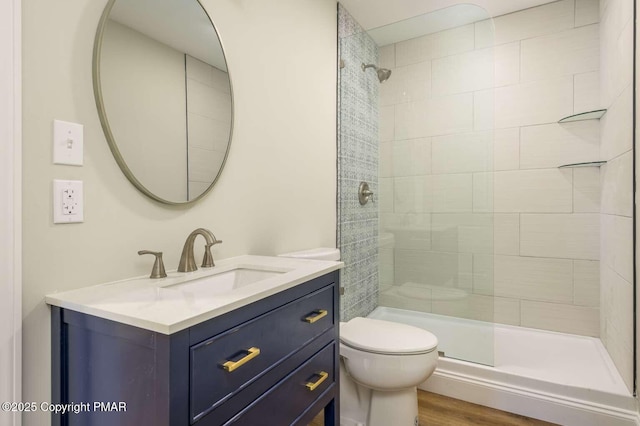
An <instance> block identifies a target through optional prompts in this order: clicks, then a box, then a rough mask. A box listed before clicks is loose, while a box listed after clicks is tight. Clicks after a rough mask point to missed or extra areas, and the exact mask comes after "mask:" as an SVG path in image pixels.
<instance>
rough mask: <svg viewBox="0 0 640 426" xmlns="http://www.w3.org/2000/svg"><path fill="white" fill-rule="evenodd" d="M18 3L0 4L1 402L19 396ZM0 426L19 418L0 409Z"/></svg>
mask: <svg viewBox="0 0 640 426" xmlns="http://www.w3.org/2000/svg"><path fill="white" fill-rule="evenodd" d="M20 16H21V1H20V0H12V1H5V2H2V3H0V61H2V64H3V66H2V67H0V197H2V200H3V202H2V203H0V294H2V298H1V299H0V377H2V380H0V401H2V402H4V401H16V402H19V401H21V400H22V398H21V392H22V388H21V384H22V379H21V377H22V376H21V372H22V334H21V328H22V326H21V317H22V309H21V300H22V299H21V298H22V287H21V283H22V277H21V270H22V269H21V265H20V264H21V262H22V256H21V249H22V247H21V241H22V240H21V233H20V228H21V217H20V212H21V208H22V202H21V193H20V190H21V172H22V167H21V154H22V152H21V123H20V121H21V103H20V102H21V95H20V80H21V72H20V68H21V61H20V57H21V52H20V45H21V37H20V33H21V25H20ZM0 424H3V425H7V426H9V425H13V426H18V425H20V415H19V414H18V413H11V412H5V411H0Z"/></svg>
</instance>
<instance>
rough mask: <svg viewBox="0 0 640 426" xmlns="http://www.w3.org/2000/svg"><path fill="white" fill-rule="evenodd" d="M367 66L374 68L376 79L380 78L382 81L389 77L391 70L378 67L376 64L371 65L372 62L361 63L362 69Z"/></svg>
mask: <svg viewBox="0 0 640 426" xmlns="http://www.w3.org/2000/svg"><path fill="white" fill-rule="evenodd" d="M367 68H373V69H374V70H376V74H378V80H380V83H384V82H385V81H387V80H388V79H389V77H391V70H388V69H386V68H378V67H377V66H375V65H373V64H366V65H365V64H364V63H363V64H362V71H364V70H366V69H367Z"/></svg>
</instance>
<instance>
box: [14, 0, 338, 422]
mask: <svg viewBox="0 0 640 426" xmlns="http://www.w3.org/2000/svg"><path fill="white" fill-rule="evenodd" d="M105 3H106V1H104V0H103V1H90V0H77V1H74V2H62V3H60V2H50V1H45V0H34V1H30V2H26V3H25V4H24V5H23V25H24V27H23V37H24V86H23V95H24V111H25V114H24V129H25V132H24V213H23V219H24V259H25V264H24V265H25V277H24V293H23V297H24V300H23V309H24V329H25V333H24V335H25V339H24V397H23V399H24V400H28V401H48V400H49V398H50V384H49V379H48V378H49V377H50V360H49V357H50V353H49V350H50V344H49V338H50V336H49V334H50V333H49V309H48V307H47V306H46V305H45V304H44V302H43V298H44V295H45V294H47V293H51V292H55V291H62V290H68V289H73V288H78V287H82V286H87V285H92V284H97V283H101V282H106V281H110V280H115V279H120V278H125V277H129V276H134V275H142V274H147V273H148V272H149V270H150V267H151V259H148V258H142V257H138V256H137V254H136V251H137V250H139V249H155V250H162V251H164V253H165V255H164V258H165V263H166V266H167V268H168V269H173V268H175V267H176V265H177V263H178V259H179V255H180V251H181V249H182V245H183V243H184V240H185V238H186V236H187V235H188V233H189V232H190V231H192V230H193V229H194V228H197V227H199V226H203V227H206V228H210V229H211V230H212V231H213V232H214V233H215V234H216V236H218V237H219V238H220V239H222V240H224V244H222V245H219V246H216V248H215V249H214V257H216V258H227V257H231V256H236V255H240V254H243V253H251V254H277V253H281V252H285V251H291V250H296V249H303V248H308V247H313V246H335V243H336V242H335V229H336V213H335V212H336V138H335V134H336V133H335V132H336V131H335V128H336V127H335V124H336V123H335V105H336V98H335V92H336V91H335V88H336V80H335V75H336V63H335V61H336V5H335V2H334V1H332V0H322V1H319V0H281V1H278V2H264V1H262V0H243V1H242V2H238V1H235V0H216V1H213V0H206V1H203V5H204V7H205V8H206V9H207V11H208V12H209V13H210V14H211V16H212V18H213V21H214V22H215V23H216V25H217V26H218V30H219V33H220V35H221V38H222V41H223V44H224V46H225V48H226V50H227V60H228V67H229V71H230V74H231V78H232V80H233V81H232V82H233V87H234V94H235V106H236V109H235V117H234V119H235V129H234V138H233V142H232V146H231V151H230V154H229V158H228V163H227V165H226V167H225V170H224V173H223V174H222V176H221V179H220V181H219V182H218V184H217V185H216V187H215V188H214V190H213V191H212V192H211V193H210V194H209V195H208V196H207V197H206V198H205V199H204V200H202V202H200V203H197V204H196V205H195V206H193V207H190V208H180V207H166V206H163V205H160V204H158V203H156V202H154V201H152V200H150V199H148V198H146V197H145V196H143V195H142V194H140V193H139V192H138V191H137V190H136V189H135V188H134V187H133V186H132V185H131V184H130V183H129V182H128V181H127V180H126V178H125V177H124V176H123V175H122V173H121V172H120V169H119V168H118V166H117V165H116V163H115V161H114V160H113V158H112V157H111V153H110V152H109V149H108V146H107V143H106V141H105V138H104V136H103V134H102V131H101V127H100V123H99V120H98V116H97V113H96V108H95V104H94V99H93V91H92V82H91V55H92V47H93V37H94V34H95V29H96V26H97V23H98V20H99V18H100V14H101V13H102V9H103V7H104V5H105ZM60 22H64V23H65V24H64V25H61V24H60ZM54 118H59V119H63V120H68V121H76V122H80V123H83V124H84V126H85V127H84V131H85V133H84V136H85V164H84V167H81V168H76V167H65V166H54V165H52V164H51V149H50V145H51V142H50V139H51V126H52V124H51V123H52V120H53V119H54ZM54 178H61V179H68V178H71V179H82V180H83V181H84V183H85V185H84V190H85V194H84V198H85V223H83V224H75V225H53V223H52V219H51V206H50V204H51V201H50V200H51V192H50V191H51V190H50V188H51V180H52V179H54ZM47 419H48V416H47V415H43V414H37V415H28V416H27V415H25V424H26V425H28V426H31V425H42V424H47V421H48V420H47Z"/></svg>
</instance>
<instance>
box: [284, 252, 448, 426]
mask: <svg viewBox="0 0 640 426" xmlns="http://www.w3.org/2000/svg"><path fill="white" fill-rule="evenodd" d="M280 256H285V257H297V258H306V259H315V260H339V259H340V251H339V250H338V249H333V248H328V249H326V248H321V249H312V250H305V251H302V252H294V253H286V254H282V255H280ZM437 347H438V339H437V338H436V336H434V335H433V334H431V333H429V332H428V331H426V330H423V329H421V328H418V327H413V326H410V325H406V324H399V323H395V322H389V321H380V320H375V319H370V318H361V317H357V318H353V319H352V320H351V321H349V322H343V323H340V358H341V362H340V425H341V426H417V425H418V396H417V386H418V385H419V384H420V383H422V382H423V381H425V380H426V379H427V378H428V377H429V376H431V374H432V373H433V371H434V370H435V369H436V364H437V362H438V349H437Z"/></svg>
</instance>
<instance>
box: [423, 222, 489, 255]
mask: <svg viewBox="0 0 640 426" xmlns="http://www.w3.org/2000/svg"><path fill="white" fill-rule="evenodd" d="M431 217H432V226H433V234H432V240H433V243H432V249H433V250H435V251H445V252H454V253H493V215H492V214H490V213H489V214H487V213H457V214H456V213H444V214H435V213H434V214H433V215H432V216H431Z"/></svg>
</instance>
